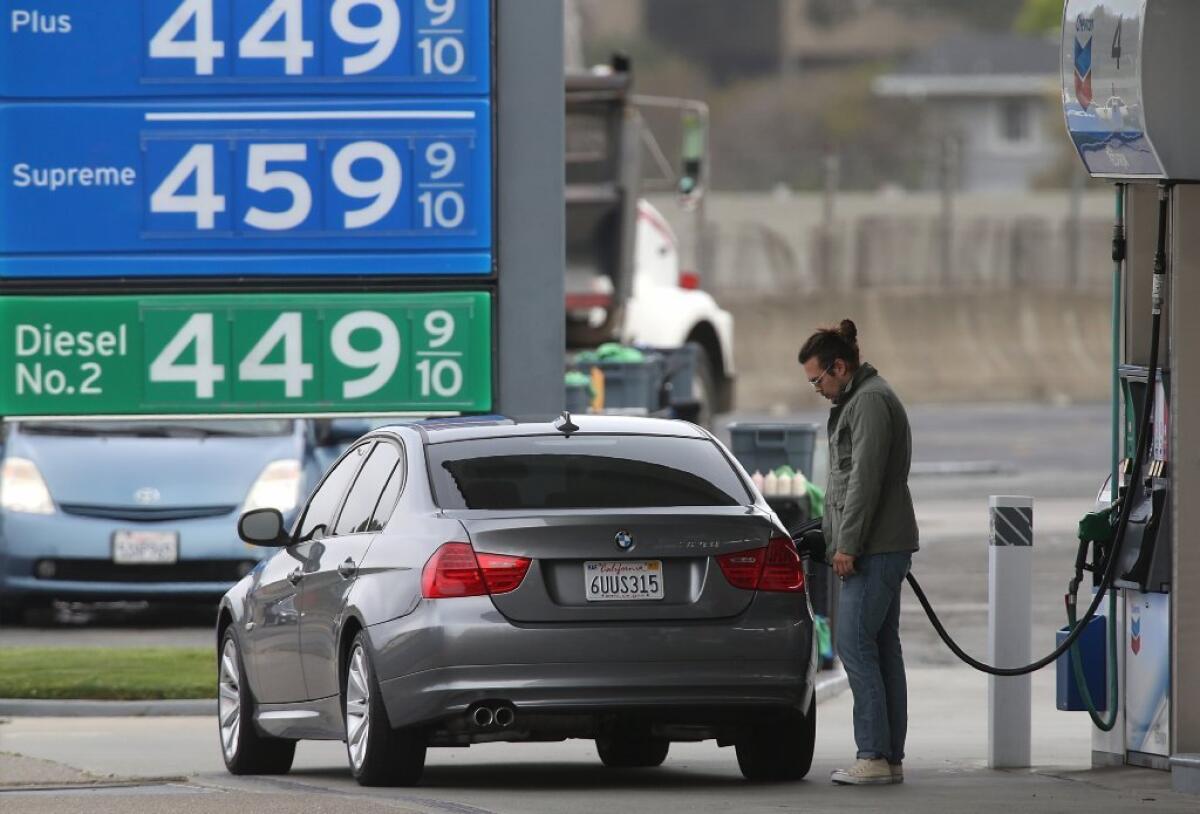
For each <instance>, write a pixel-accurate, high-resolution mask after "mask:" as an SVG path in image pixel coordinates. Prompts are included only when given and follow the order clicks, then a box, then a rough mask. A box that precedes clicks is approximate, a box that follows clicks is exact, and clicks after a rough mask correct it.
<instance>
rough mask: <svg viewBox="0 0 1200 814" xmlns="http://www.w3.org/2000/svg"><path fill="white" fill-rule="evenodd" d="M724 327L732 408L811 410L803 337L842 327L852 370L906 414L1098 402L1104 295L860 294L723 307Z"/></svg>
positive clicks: (1103, 385)
mask: <svg viewBox="0 0 1200 814" xmlns="http://www.w3.org/2000/svg"><path fill="white" fill-rule="evenodd" d="M721 303H722V305H723V306H725V307H726V308H728V309H729V310H730V311H731V312H732V313H733V314H734V319H735V320H736V337H735V343H736V345H735V355H736V362H737V366H738V384H737V401H736V405H737V409H739V410H769V411H783V410H785V409H804V408H808V407H813V406H816V405H818V404H823V403H824V402H823V400H821V399H820V398H819V397H818V396H816V395H815V394H814V393H813V391H812V388H811V387H810V386H809V385H808V383H807V382H805V381H804V378H803V376H802V375H801V374H802V371H801V370H800V367H799V365H798V364H797V362H796V354H797V352H798V351H799V349H800V345H801V343H802V342H803V341H804V340H805V339H806V338H807V337H808V335H809V334H810V333H811V332H812V330H813V329H814V328H816V327H817V326H820V325H831V324H832V325H836V324H837V322H838V321H839V320H841V319H843V318H846V317H849V318H850V319H853V320H854V321H855V323H856V324H857V325H858V330H859V347H860V349H861V350H862V355H863V359H864V360H865V361H868V362H871V363H872V364H874V365H875V366H876V367H877V368H879V370H880V372H881V373H882V374H883V375H884V376H885V377H886V378H887V379H888V381H890V382H891V383H892V384H893V385H894V386H895V387H896V389H897V391H898V392H899V393H900V395H901V396H902V397H903V398H904V400H905V401H906V402H908V403H918V402H951V401H960V402H971V401H1012V402H1017V401H1040V402H1053V403H1067V402H1075V401H1102V400H1104V399H1106V398H1107V397H1108V388H1109V386H1110V385H1109V378H1108V376H1109V373H1108V371H1109V358H1110V357H1109V354H1110V348H1109V307H1110V300H1109V298H1108V296H1107V295H1103V294H1095V293H1082V292H1046V291H1004V292H999V291H998V292H979V291H974V292H959V291H954V292H950V291H944V292H939V291H919V290H910V291H902V290H893V291H885V290H872V289H868V290H864V291H862V292H859V293H854V294H850V293H836V294H830V295H826V296H821V297H776V298H768V297H760V296H754V297H729V296H727V297H723V298H722V300H721Z"/></svg>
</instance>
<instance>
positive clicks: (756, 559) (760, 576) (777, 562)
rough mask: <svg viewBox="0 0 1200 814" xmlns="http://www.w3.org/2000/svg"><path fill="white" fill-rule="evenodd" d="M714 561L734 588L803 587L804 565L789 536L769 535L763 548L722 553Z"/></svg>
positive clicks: (778, 589)
mask: <svg viewBox="0 0 1200 814" xmlns="http://www.w3.org/2000/svg"><path fill="white" fill-rule="evenodd" d="M717 564H718V565H719V566H720V567H721V572H722V573H723V574H725V579H727V580H729V584H730V585H732V586H733V587H735V588H741V589H743V590H747V591H754V590H758V591H773V592H784V593H798V592H800V591H803V590H804V567H803V564H802V563H801V560H800V554H799V553H798V552H797V551H796V546H795V545H793V543H792V541H791V538H789V537H782V536H780V537H772V538H771V541H770V543H768V544H767V547H766V548H753V549H751V550H749V551H738V552H737V553H735V554H722V555H721V556H719V557H717Z"/></svg>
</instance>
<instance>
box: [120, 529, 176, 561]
mask: <svg viewBox="0 0 1200 814" xmlns="http://www.w3.org/2000/svg"><path fill="white" fill-rule="evenodd" d="M112 555H113V562H114V563H117V564H118V565H159V564H162V563H173V562H175V561H176V560H178V559H179V534H178V533H176V532H174V531H117V532H114V533H113V542H112Z"/></svg>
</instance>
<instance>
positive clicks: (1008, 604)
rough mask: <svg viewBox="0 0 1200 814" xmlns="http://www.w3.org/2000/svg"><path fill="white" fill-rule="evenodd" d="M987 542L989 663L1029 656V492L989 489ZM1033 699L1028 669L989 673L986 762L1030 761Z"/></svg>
mask: <svg viewBox="0 0 1200 814" xmlns="http://www.w3.org/2000/svg"><path fill="white" fill-rule="evenodd" d="M990 509H991V511H990V514H991V539H990V540H989V545H988V663H990V664H994V665H996V666H997V667H1017V666H1020V665H1022V664H1028V663H1029V662H1030V660H1031V657H1032V655H1031V649H1032V647H1031V644H1032V642H1031V639H1032V631H1033V620H1032V614H1031V603H1032V600H1033V597H1032V583H1033V498H1031V497H1015V496H1010V495H992V499H991V502H990ZM1032 704H1033V699H1032V690H1031V678H1030V676H1028V675H1023V676H1012V677H1007V676H1006V677H1000V676H988V768H991V769H1015V768H1024V767H1027V766H1029V765H1030V763H1031V755H1030V752H1031V740H1032V733H1031V727H1032V718H1033V707H1032Z"/></svg>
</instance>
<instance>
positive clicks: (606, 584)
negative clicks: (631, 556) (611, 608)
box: [583, 560, 663, 602]
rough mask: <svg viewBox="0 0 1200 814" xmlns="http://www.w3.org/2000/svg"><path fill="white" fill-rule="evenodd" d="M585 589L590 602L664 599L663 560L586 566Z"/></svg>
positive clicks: (584, 571) (588, 564) (610, 561)
mask: <svg viewBox="0 0 1200 814" xmlns="http://www.w3.org/2000/svg"><path fill="white" fill-rule="evenodd" d="M583 589H584V597H585V598H586V599H587V601H588V602H617V601H621V600H625V599H662V598H663V568H662V560H607V561H590V562H585V563H584V564H583Z"/></svg>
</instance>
